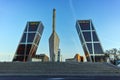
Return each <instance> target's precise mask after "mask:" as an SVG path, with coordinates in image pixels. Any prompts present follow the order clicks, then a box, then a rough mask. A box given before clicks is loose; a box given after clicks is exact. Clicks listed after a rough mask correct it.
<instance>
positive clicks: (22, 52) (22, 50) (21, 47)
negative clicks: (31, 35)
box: [17, 44, 25, 55]
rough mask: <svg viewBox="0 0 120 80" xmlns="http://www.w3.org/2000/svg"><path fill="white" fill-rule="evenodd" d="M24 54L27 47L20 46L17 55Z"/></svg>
mask: <svg viewBox="0 0 120 80" xmlns="http://www.w3.org/2000/svg"><path fill="white" fill-rule="evenodd" d="M24 53H25V45H24V44H20V45H19V46H18V49H17V54H19V55H24Z"/></svg>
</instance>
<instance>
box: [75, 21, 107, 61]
mask: <svg viewBox="0 0 120 80" xmlns="http://www.w3.org/2000/svg"><path fill="white" fill-rule="evenodd" d="M76 29H77V33H78V36H79V38H80V41H81V44H82V47H83V50H84V53H85V56H86V59H87V61H89V62H101V61H104V60H105V57H104V52H103V49H102V46H101V43H100V40H99V38H98V36H97V33H96V30H95V28H94V25H93V23H92V20H78V21H77V22H76Z"/></svg>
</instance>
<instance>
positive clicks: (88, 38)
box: [83, 32, 91, 41]
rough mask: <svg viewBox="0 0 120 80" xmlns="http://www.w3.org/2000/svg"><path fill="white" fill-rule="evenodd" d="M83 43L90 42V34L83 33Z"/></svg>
mask: <svg viewBox="0 0 120 80" xmlns="http://www.w3.org/2000/svg"><path fill="white" fill-rule="evenodd" d="M83 36H84V38H85V41H91V32H83Z"/></svg>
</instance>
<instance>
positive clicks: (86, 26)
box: [80, 23, 90, 30]
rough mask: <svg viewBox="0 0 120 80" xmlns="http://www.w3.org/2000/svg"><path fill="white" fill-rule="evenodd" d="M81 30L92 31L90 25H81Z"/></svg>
mask: <svg viewBox="0 0 120 80" xmlns="http://www.w3.org/2000/svg"><path fill="white" fill-rule="evenodd" d="M80 27H81V30H90V23H80Z"/></svg>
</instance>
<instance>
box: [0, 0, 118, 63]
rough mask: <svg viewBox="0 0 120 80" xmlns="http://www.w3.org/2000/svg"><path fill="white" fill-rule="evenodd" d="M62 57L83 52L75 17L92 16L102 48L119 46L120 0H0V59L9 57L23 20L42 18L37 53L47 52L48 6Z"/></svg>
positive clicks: (49, 18) (7, 59) (24, 22)
mask: <svg viewBox="0 0 120 80" xmlns="http://www.w3.org/2000/svg"><path fill="white" fill-rule="evenodd" d="M53 8H56V31H57V34H58V35H59V38H60V49H61V54H62V57H63V59H65V58H71V57H73V56H74V55H75V54H76V53H80V55H84V54H83V50H82V47H81V43H80V40H79V38H78V34H77V32H76V29H75V23H76V20H78V19H92V21H93V24H94V26H95V28H96V31H97V34H98V36H99V38H100V41H101V43H102V47H103V49H104V50H106V49H111V48H120V37H119V34H120V0H0V61H11V60H12V58H13V56H14V54H15V51H16V49H17V46H18V43H19V41H20V39H21V36H22V33H23V30H24V28H25V25H26V23H27V21H42V23H43V25H44V32H43V35H42V38H41V41H40V44H39V47H38V50H37V54H40V53H45V54H47V55H48V56H49V47H48V45H49V44H48V39H49V37H50V35H51V32H52V10H53Z"/></svg>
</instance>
